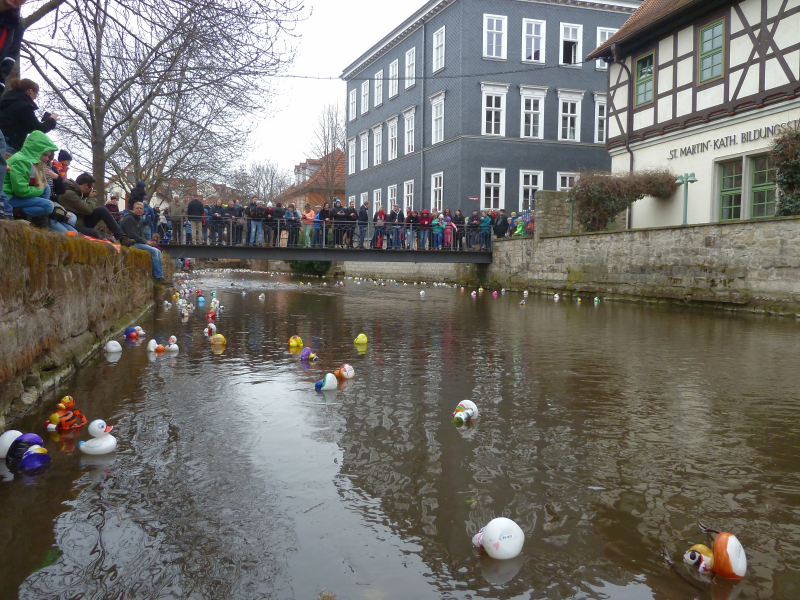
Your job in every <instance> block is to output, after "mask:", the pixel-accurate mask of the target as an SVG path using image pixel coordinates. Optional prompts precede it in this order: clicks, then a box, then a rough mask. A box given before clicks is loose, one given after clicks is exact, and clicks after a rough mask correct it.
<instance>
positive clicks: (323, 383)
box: [314, 373, 339, 390]
mask: <svg viewBox="0 0 800 600" xmlns="http://www.w3.org/2000/svg"><path fill="white" fill-rule="evenodd" d="M338 385H339V382H338V380H337V379H336V375H334V374H333V373H327V374H326V375H325V377H323V378H322V379H320V380H319V381H318V382H317V383H315V384H314V387H315V388H317V389H318V390H335V389H336V388H337V387H338Z"/></svg>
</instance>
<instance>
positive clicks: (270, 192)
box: [247, 160, 292, 202]
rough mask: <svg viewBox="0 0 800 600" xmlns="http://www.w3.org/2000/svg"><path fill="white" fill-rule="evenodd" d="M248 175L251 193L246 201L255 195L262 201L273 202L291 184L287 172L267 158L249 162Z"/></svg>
mask: <svg viewBox="0 0 800 600" xmlns="http://www.w3.org/2000/svg"><path fill="white" fill-rule="evenodd" d="M248 175H249V177H250V180H251V182H252V190H253V193H252V194H250V196H248V198H247V199H248V201H249V199H250V198H252V196H253V195H255V196H258V197H259V199H261V200H263V201H264V202H275V198H277V197H278V196H280V195H281V194H282V193H283V191H284V190H285V189H286V188H288V187H289V186H290V185H291V184H292V178H291V175H290V174H289V172H288V171H285V170H283V169H281V168H280V167H278V165H276V164H275V163H273V162H272V161H269V160H267V161H264V162H262V163H253V164H251V165H250V168H249V169H248Z"/></svg>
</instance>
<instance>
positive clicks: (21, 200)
mask: <svg viewBox="0 0 800 600" xmlns="http://www.w3.org/2000/svg"><path fill="white" fill-rule="evenodd" d="M56 150H58V147H57V146H56V145H55V144H54V143H53V142H52V140H50V138H49V137H47V136H46V135H45V134H44V133H42V132H41V131H33V132H31V134H30V135H29V136H28V137H27V138H25V143H24V144H23V145H22V150H20V151H19V152H17V153H16V154H14V155H13V156H12V157H11V158H9V159H8V169H7V170H6V177H5V180H4V181H3V192H4V193H5V194H6V196H8V198H9V202H10V203H11V206H12V207H14V208H21V209H22V210H23V212H24V213H25V214H26V215H28V216H30V217H39V216H46V215H49V214H50V213H51V212H53V208H54V205H53V203H52V202H51V201H50V186H49V185H47V180H46V178H45V173H44V168H45V165H46V164H47V163H48V162H50V160H51V159H52V158H53V153H54V152H55V151H56Z"/></svg>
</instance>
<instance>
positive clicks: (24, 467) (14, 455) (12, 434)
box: [0, 430, 52, 475]
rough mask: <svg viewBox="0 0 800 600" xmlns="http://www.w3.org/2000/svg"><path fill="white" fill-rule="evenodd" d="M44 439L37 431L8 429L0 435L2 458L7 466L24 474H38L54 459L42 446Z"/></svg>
mask: <svg viewBox="0 0 800 600" xmlns="http://www.w3.org/2000/svg"><path fill="white" fill-rule="evenodd" d="M42 444H44V441H42V438H41V437H39V436H38V435H36V434H35V433H20V432H19V431H15V430H11V431H6V432H5V433H4V434H3V435H2V436H0V458H5V459H6V466H7V467H8V468H9V469H11V470H13V471H17V472H19V473H22V474H23V475H38V474H39V473H44V472H45V471H46V470H47V469H49V468H50V461H51V460H52V459H51V458H50V456H49V455H48V454H47V450H46V449H45V448H44V447H43V446H42Z"/></svg>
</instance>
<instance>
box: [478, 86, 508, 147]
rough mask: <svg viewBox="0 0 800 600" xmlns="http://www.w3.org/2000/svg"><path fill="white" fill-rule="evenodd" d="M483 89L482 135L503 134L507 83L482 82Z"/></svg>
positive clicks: (504, 129)
mask: <svg viewBox="0 0 800 600" xmlns="http://www.w3.org/2000/svg"><path fill="white" fill-rule="evenodd" d="M481 89H482V91H483V125H482V126H481V133H482V134H483V135H505V134H506V118H505V105H506V93H507V92H508V85H500V84H492V83H482V84H481Z"/></svg>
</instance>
